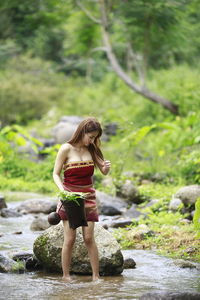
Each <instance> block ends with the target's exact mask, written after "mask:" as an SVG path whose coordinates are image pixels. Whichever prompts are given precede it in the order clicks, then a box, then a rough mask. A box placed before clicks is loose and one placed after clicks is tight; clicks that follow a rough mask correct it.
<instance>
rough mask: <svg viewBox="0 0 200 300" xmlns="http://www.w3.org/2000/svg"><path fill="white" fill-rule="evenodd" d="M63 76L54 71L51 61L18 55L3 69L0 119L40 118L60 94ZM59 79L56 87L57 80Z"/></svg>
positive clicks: (1, 75) (25, 121) (0, 76)
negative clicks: (45, 61)
mask: <svg viewBox="0 0 200 300" xmlns="http://www.w3.org/2000/svg"><path fill="white" fill-rule="evenodd" d="M61 77H62V76H57V75H55V72H54V71H53V67H52V65H50V64H49V63H44V62H42V61H41V60H40V59H30V58H29V57H20V58H19V57H18V58H17V59H13V60H11V61H10V62H9V64H8V65H7V69H6V70H4V71H1V72H0V80H1V91H0V104H1V111H0V119H1V123H2V125H5V124H10V123H18V124H27V122H28V121H29V120H31V119H39V118H41V117H42V115H43V114H44V113H46V112H47V111H48V110H49V108H50V107H51V106H52V103H53V101H55V99H59V98H60V97H61V92H60V90H59V85H60V81H59V79H60V78H61ZM56 82H57V87H55V86H54V84H55V83H56Z"/></svg>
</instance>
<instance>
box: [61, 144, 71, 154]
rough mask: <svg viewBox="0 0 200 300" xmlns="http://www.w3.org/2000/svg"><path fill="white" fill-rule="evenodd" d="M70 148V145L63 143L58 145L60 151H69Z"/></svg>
mask: <svg viewBox="0 0 200 300" xmlns="http://www.w3.org/2000/svg"><path fill="white" fill-rule="evenodd" d="M71 149H72V145H70V144H69V143H64V144H62V145H61V146H60V152H69V151H70V150H71Z"/></svg>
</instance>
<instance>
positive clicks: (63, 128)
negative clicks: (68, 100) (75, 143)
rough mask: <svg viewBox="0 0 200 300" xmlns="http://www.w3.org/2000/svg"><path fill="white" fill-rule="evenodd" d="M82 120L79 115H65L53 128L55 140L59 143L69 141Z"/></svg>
mask: <svg viewBox="0 0 200 300" xmlns="http://www.w3.org/2000/svg"><path fill="white" fill-rule="evenodd" d="M82 120H83V118H82V117H78V116H63V117H62V118H61V119H60V121H59V122H58V124H57V125H56V126H55V127H54V128H53V129H52V135H53V138H54V140H55V142H56V143H57V144H63V143H65V142H67V141H68V140H69V139H70V138H71V137H72V135H73V133H74V132H75V130H76V129H77V126H78V124H79V123H80V122H81V121H82Z"/></svg>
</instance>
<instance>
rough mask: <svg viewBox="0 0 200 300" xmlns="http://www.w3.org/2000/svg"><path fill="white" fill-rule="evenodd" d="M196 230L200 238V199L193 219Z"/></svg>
mask: <svg viewBox="0 0 200 300" xmlns="http://www.w3.org/2000/svg"><path fill="white" fill-rule="evenodd" d="M193 222H194V228H195V229H196V231H197V236H198V237H200V198H198V199H197V200H196V203H195V213H194V217H193Z"/></svg>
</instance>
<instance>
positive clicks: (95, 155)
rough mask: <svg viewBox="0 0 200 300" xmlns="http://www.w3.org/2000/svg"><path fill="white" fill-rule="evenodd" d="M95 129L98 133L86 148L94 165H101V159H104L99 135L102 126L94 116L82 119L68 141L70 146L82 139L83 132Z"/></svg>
mask: <svg viewBox="0 0 200 300" xmlns="http://www.w3.org/2000/svg"><path fill="white" fill-rule="evenodd" d="M94 131H97V132H98V135H97V137H96V138H95V140H94V143H93V144H90V145H89V146H88V150H89V152H90V154H91V156H92V159H93V161H94V165H95V166H99V165H101V161H102V160H104V157H103V154H102V152H101V149H100V144H101V142H100V136H101V135H102V128H101V125H100V123H99V122H98V121H97V120H96V119H95V118H91V117H90V118H87V119H85V120H83V121H82V122H81V123H80V124H79V125H78V128H77V129H76V131H75V132H74V134H73V136H72V138H71V139H70V140H69V141H68V143H69V144H71V145H72V146H74V145H76V144H78V143H79V142H80V141H82V139H83V137H84V134H85V133H89V132H94Z"/></svg>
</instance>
